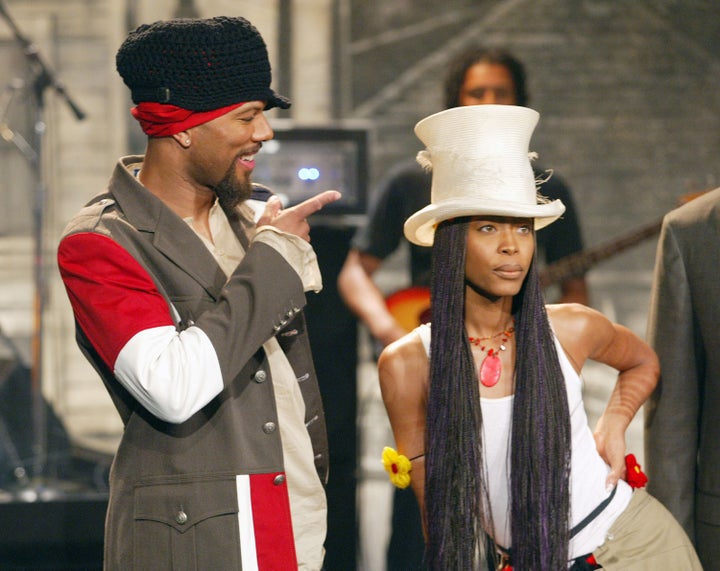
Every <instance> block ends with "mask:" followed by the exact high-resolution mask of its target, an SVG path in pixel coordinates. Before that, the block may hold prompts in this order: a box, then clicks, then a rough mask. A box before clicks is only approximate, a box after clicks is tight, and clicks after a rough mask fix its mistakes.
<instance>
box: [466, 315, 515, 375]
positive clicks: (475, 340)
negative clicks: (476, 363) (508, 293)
mask: <svg viewBox="0 0 720 571" xmlns="http://www.w3.org/2000/svg"><path fill="white" fill-rule="evenodd" d="M514 332H515V326H514V321H512V322H511V325H510V327H508V328H507V329H503V330H502V331H500V332H498V333H495V334H494V335H490V336H489V337H468V341H470V344H471V345H475V346H476V347H478V346H479V347H480V350H481V351H484V352H486V353H487V355H486V356H485V358H484V359H483V360H482V363H480V369H479V372H478V376H479V377H480V382H481V383H482V384H483V386H485V387H494V386H495V385H497V383H498V381H499V380H500V374H501V373H502V361H501V360H500V356H499V353H500V351H505V350H506V349H507V346H506V345H505V343H507V342H508V340H509V339H510V337H512V335H513V333H514ZM496 337H501V339H500V346H499V347H498V348H497V349H496V348H494V347H489V344H488V343H484V342H485V341H490V340H491V339H495V338H496Z"/></svg>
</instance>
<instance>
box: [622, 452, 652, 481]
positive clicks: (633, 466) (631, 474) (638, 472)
mask: <svg viewBox="0 0 720 571" xmlns="http://www.w3.org/2000/svg"><path fill="white" fill-rule="evenodd" d="M625 468H626V469H627V476H626V478H627V483H628V484H630V487H631V488H644V487H645V484H647V481H648V477H647V476H646V475H645V472H643V471H642V468H641V467H640V464H638V463H637V460H636V459H635V455H634V454H628V455H627V456H625Z"/></svg>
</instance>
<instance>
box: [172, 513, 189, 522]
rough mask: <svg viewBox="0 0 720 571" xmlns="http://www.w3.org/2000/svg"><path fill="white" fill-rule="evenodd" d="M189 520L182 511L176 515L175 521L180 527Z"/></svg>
mask: <svg viewBox="0 0 720 571" xmlns="http://www.w3.org/2000/svg"><path fill="white" fill-rule="evenodd" d="M187 520H188V516H187V514H186V513H185V512H184V511H183V510H180V511H179V512H178V513H176V514H175V521H176V522H178V523H179V524H180V525H182V524H184V523H185V522H187Z"/></svg>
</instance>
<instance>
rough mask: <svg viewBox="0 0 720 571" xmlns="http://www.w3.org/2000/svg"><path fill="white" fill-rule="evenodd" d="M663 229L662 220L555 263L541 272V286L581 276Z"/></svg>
mask: <svg viewBox="0 0 720 571" xmlns="http://www.w3.org/2000/svg"><path fill="white" fill-rule="evenodd" d="M661 228H662V218H660V219H658V220H655V221H654V222H650V223H648V224H646V225H644V226H641V227H640V228H637V229H635V230H633V231H632V232H629V233H627V234H623V235H622V236H620V237H619V238H616V239H614V240H610V241H609V242H605V243H603V244H600V245H598V246H596V247H593V248H589V249H587V250H583V251H582V252H578V253H576V254H571V255H570V256H566V257H565V258H562V259H560V260H558V261H557V262H553V263H552V264H549V265H548V266H546V267H545V268H543V269H542V270H540V284H541V285H542V286H543V287H547V286H550V285H553V284H556V283H558V282H561V281H563V280H566V279H568V278H573V277H577V276H580V275H582V274H584V273H585V272H586V271H588V270H589V269H590V268H592V267H593V266H595V265H597V264H599V263H600V262H602V261H603V260H606V259H608V258H610V257H612V256H614V255H615V254H619V253H620V252H622V251H624V250H627V249H628V248H630V247H632V246H635V245H636V244H639V243H640V242H642V241H643V240H646V239H648V238H652V237H653V236H654V235H656V234H659V233H660V229H661Z"/></svg>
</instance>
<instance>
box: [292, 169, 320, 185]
mask: <svg viewBox="0 0 720 571" xmlns="http://www.w3.org/2000/svg"><path fill="white" fill-rule="evenodd" d="M297 176H298V178H299V179H300V180H304V181H306V182H307V181H313V180H317V179H319V178H320V170H319V169H317V168H315V167H303V168H301V169H300V170H298V172H297Z"/></svg>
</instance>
